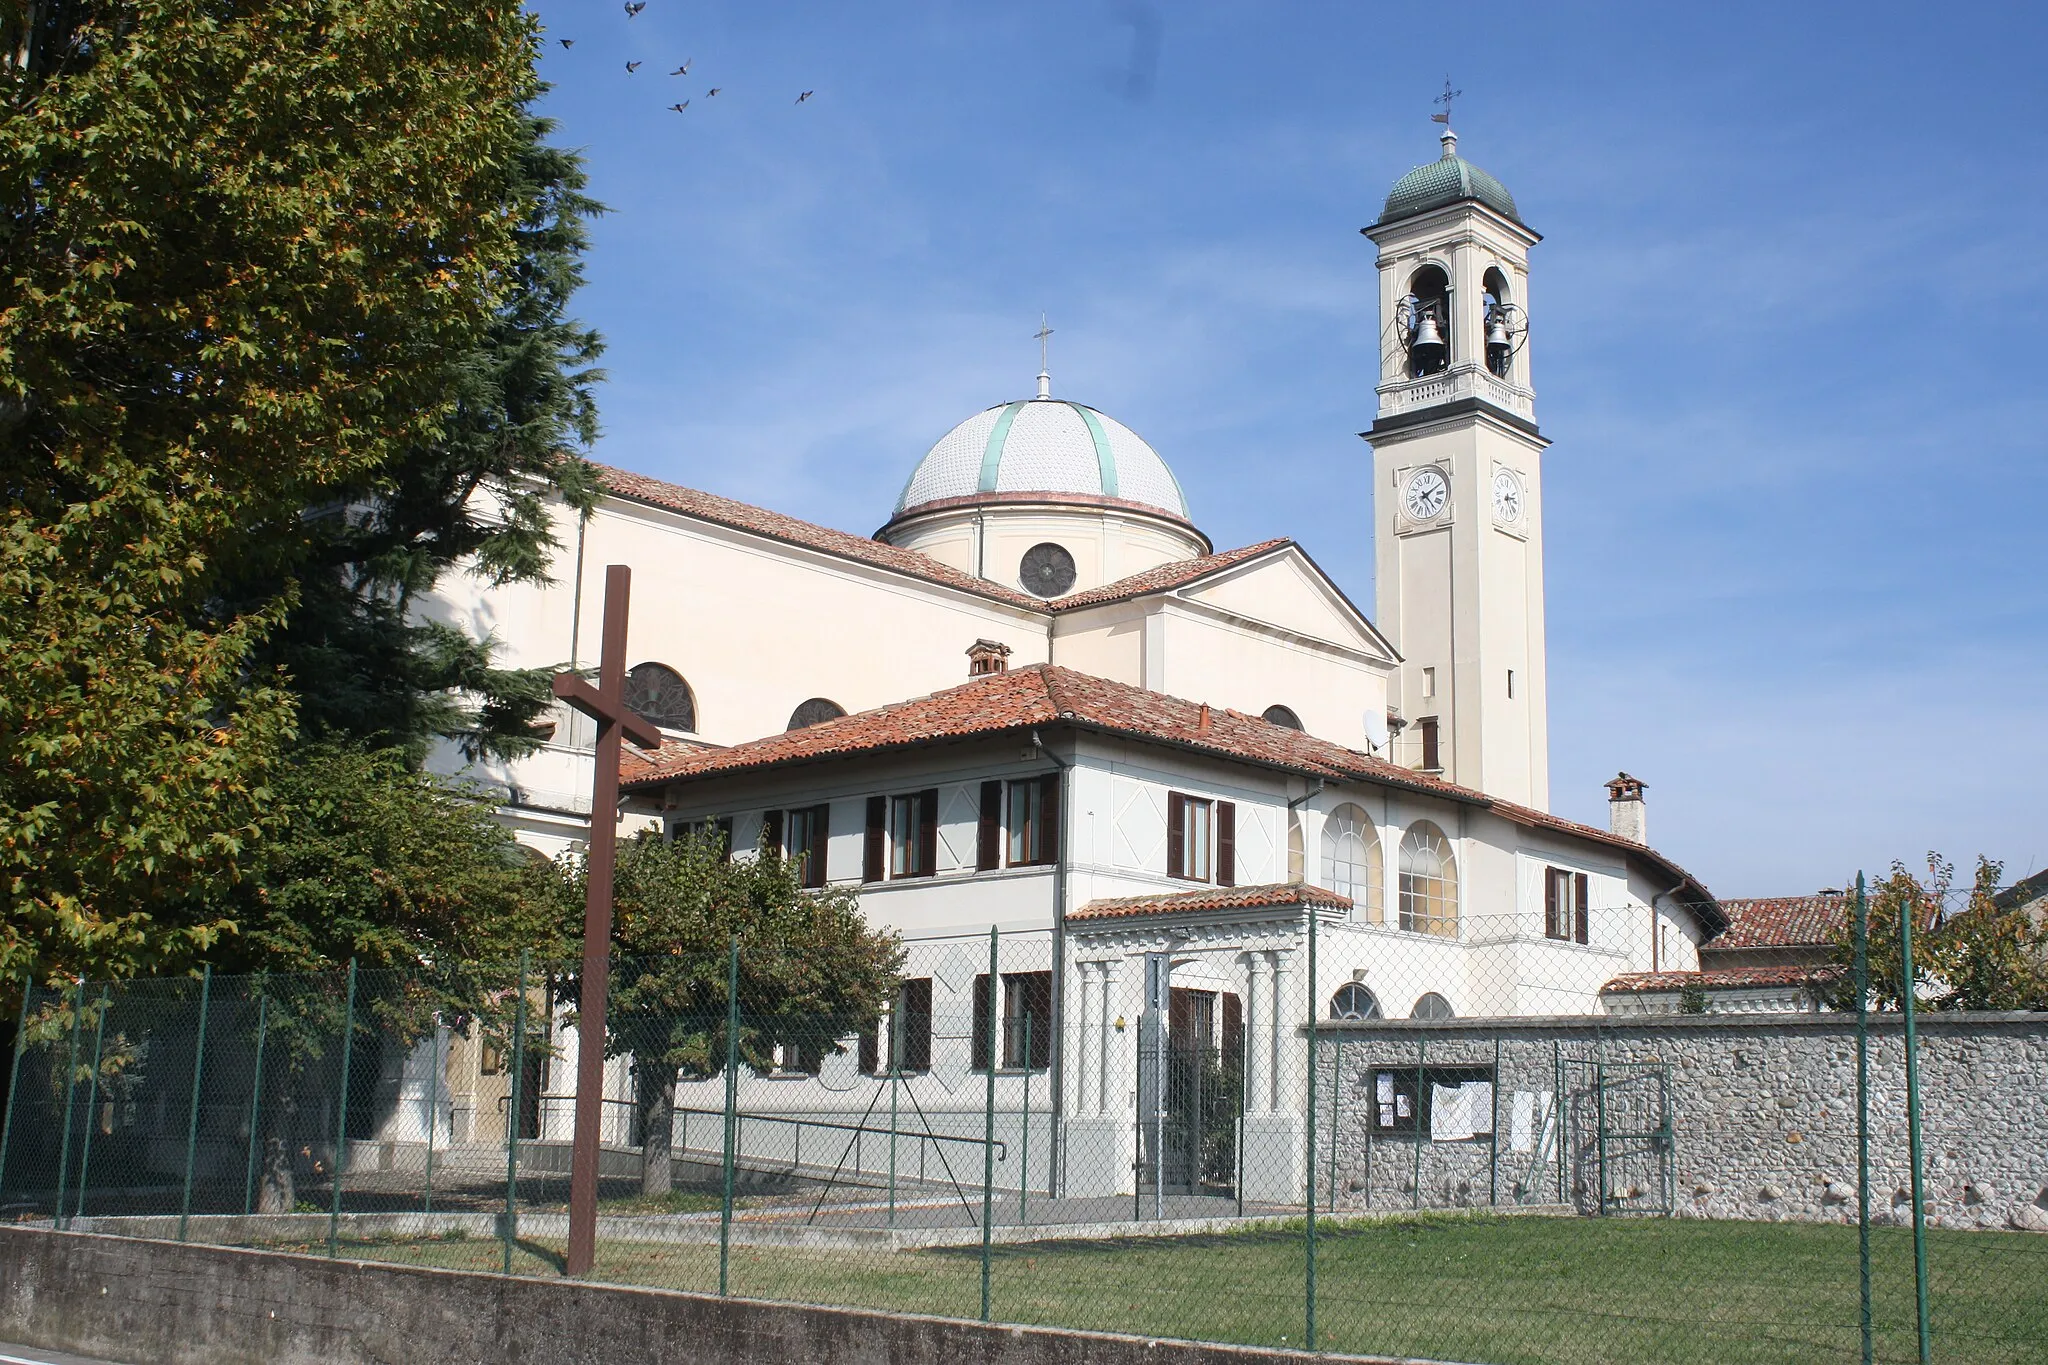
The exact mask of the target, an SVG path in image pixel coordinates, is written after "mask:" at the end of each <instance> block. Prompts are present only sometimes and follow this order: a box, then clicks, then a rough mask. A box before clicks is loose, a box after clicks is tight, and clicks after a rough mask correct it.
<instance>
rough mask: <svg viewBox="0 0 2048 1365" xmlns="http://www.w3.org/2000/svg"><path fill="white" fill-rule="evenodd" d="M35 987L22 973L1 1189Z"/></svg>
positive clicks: (0, 1156)
mask: <svg viewBox="0 0 2048 1365" xmlns="http://www.w3.org/2000/svg"><path fill="white" fill-rule="evenodd" d="M34 989H35V977H34V976H32V975H31V974H29V973H28V972H23V973H22V974H21V1017H20V1018H19V1019H17V1020H15V1021H14V1060H13V1061H11V1062H9V1063H8V1065H7V1117H6V1118H5V1119H4V1120H0V1189H4V1188H5V1187H6V1183H7V1145H8V1143H9V1142H10V1141H12V1140H13V1137H14V1102H15V1100H17V1099H18V1098H20V1097H19V1096H17V1095H16V1094H15V1093H14V1092H15V1089H16V1086H17V1083H18V1082H19V1081H20V1080H21V1054H22V1051H23V1049H24V1048H26V1047H27V1045H28V997H29V994H30V992H31V991H33V990H34Z"/></svg>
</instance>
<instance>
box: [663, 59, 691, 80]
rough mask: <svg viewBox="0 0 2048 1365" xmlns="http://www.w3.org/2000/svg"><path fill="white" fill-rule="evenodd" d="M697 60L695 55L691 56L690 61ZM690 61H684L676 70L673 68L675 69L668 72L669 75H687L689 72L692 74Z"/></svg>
mask: <svg viewBox="0 0 2048 1365" xmlns="http://www.w3.org/2000/svg"><path fill="white" fill-rule="evenodd" d="M696 60H697V59H696V58H695V57H692V58H690V62H694V61H696ZM690 62H684V63H683V64H682V65H681V66H679V67H677V68H676V69H675V70H673V71H671V72H669V73H668V74H669V75H671V76H687V75H689V74H690Z"/></svg>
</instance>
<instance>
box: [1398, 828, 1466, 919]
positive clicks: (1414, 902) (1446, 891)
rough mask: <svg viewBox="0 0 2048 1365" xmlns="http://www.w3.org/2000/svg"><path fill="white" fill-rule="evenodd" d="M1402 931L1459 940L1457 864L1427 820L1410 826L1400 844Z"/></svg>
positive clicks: (1448, 842)
mask: <svg viewBox="0 0 2048 1365" xmlns="http://www.w3.org/2000/svg"><path fill="white" fill-rule="evenodd" d="M1401 927H1402V928H1403V929H1408V930H1412V931H1413V932H1415V933H1418V934H1436V935H1439V936H1440V937H1443V938H1456V937H1457V936H1458V861H1457V859H1456V858H1454V857H1452V856H1451V844H1450V840H1448V839H1446V838H1444V832H1443V831H1442V830H1440V829H1438V828H1437V827H1436V826H1435V825H1433V824H1431V823H1430V822H1429V821H1427V820H1417V821H1416V822H1415V823H1414V824H1412V825H1410V826H1409V827H1408V834H1407V837H1405V838H1403V839H1402V840H1401Z"/></svg>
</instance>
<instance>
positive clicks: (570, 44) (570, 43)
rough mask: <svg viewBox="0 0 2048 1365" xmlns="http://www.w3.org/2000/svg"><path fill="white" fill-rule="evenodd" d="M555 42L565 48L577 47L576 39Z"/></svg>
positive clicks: (561, 39) (558, 39)
mask: <svg viewBox="0 0 2048 1365" xmlns="http://www.w3.org/2000/svg"><path fill="white" fill-rule="evenodd" d="M555 41H556V42H558V43H560V44H561V45H562V46H563V47H574V46H576V40H575V39H574V38H557V39H556V40H555Z"/></svg>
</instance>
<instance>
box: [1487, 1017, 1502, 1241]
mask: <svg viewBox="0 0 2048 1365" xmlns="http://www.w3.org/2000/svg"><path fill="white" fill-rule="evenodd" d="M1490 1098H1491V1099H1492V1101H1493V1116H1492V1119H1491V1124H1492V1128H1491V1131H1490V1135H1489V1140H1488V1142H1487V1153H1486V1202H1487V1204H1488V1205H1489V1206H1493V1207H1497V1206H1498V1205H1499V1204H1500V1035H1499V1034H1497V1033H1496V1034H1495V1035H1494V1036H1493V1094H1492V1096H1491V1097H1490Z"/></svg>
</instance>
